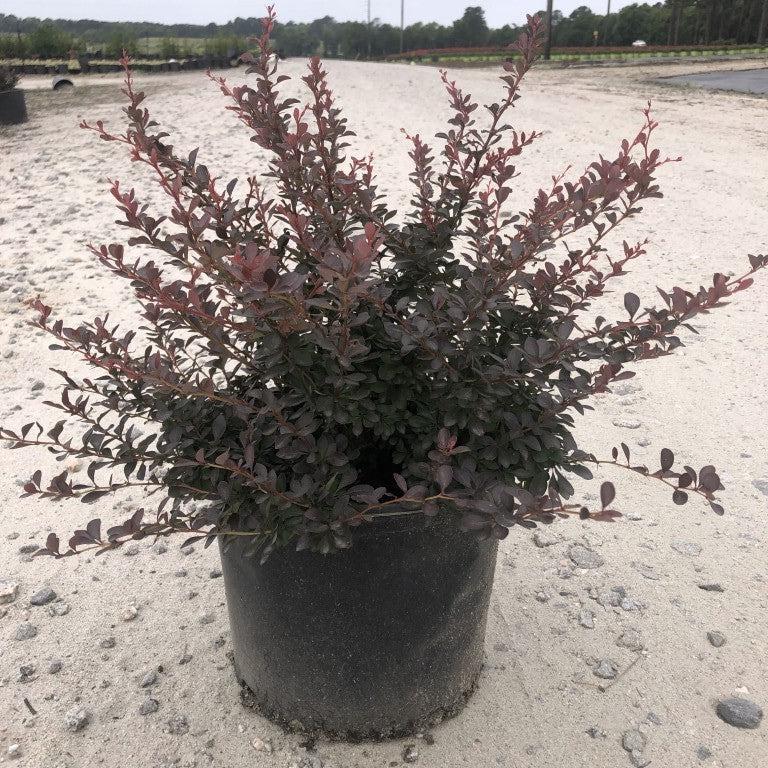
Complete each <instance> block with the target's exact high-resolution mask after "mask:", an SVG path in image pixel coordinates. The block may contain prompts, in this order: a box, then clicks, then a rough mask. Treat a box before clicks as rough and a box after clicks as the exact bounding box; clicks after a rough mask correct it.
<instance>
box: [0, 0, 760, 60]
mask: <svg viewBox="0 0 768 768" xmlns="http://www.w3.org/2000/svg"><path fill="white" fill-rule="evenodd" d="M556 8H557V0H555V9H556ZM543 12H544V11H543V10H542V13H543ZM552 27H553V32H552V35H553V37H552V41H553V45H555V46H589V45H631V44H632V43H633V42H634V41H635V40H638V39H641V40H644V41H645V42H646V43H648V44H649V45H688V44H694V45H699V44H713V43H723V44H751V43H761V42H764V41H765V37H766V27H768V0H665V1H664V2H656V3H653V4H651V3H634V4H632V5H629V6H626V7H624V8H622V9H621V10H619V11H618V12H616V13H612V14H610V16H606V15H601V14H598V13H594V12H593V11H592V10H591V9H590V8H588V7H587V6H581V7H579V8H576V10H574V11H573V12H572V13H571V14H569V15H568V16H565V15H564V14H563V13H562V12H560V11H559V10H555V11H554V13H553V18H552ZM260 31H261V20H260V19H259V18H255V17H249V18H241V17H237V18H235V19H233V20H232V21H230V22H227V23H226V24H213V23H211V24H207V25H197V24H157V23H151V22H125V23H114V22H103V21H93V20H90V19H81V20H76V21H73V20H67V19H55V20H50V19H46V20H41V19H36V18H18V17H16V16H13V15H6V14H0V57H24V56H41V57H52V56H64V55H66V54H67V53H68V52H69V51H70V50H77V51H85V50H86V49H88V50H95V49H100V50H102V51H103V52H104V53H105V54H106V55H113V56H114V55H117V54H118V53H119V51H120V50H122V49H123V48H125V49H127V50H129V51H131V52H132V53H137V54H141V53H142V50H141V40H142V39H146V38H160V39H161V45H160V47H159V49H158V50H157V51H156V53H159V55H161V56H164V57H166V58H167V57H170V56H180V55H181V56H183V55H188V54H189V53H191V52H192V47H191V45H190V43H189V41H190V40H195V39H197V40H201V41H202V43H201V44H200V45H197V46H195V47H194V50H195V52H201V51H205V52H206V53H210V54H214V55H231V52H232V51H234V50H244V49H245V48H246V47H248V46H249V45H250V44H251V42H250V41H249V38H252V37H253V36H256V35H258V34H259V33H260ZM519 33H520V27H519V26H518V25H516V24H513V23H509V24H505V25H504V26H502V27H498V28H495V29H492V28H490V27H489V26H488V23H487V21H486V18H485V13H484V11H483V9H482V8H481V7H479V6H471V7H468V8H467V9H466V10H465V11H464V14H463V15H462V17H461V18H460V19H457V20H456V21H454V22H453V23H452V24H448V25H442V24H438V23H436V22H430V23H422V22H418V23H415V24H409V25H408V26H406V27H405V28H404V30H402V39H401V30H400V28H399V27H397V26H395V25H392V24H383V23H381V22H380V21H379V20H378V19H374V20H373V21H372V22H371V24H370V25H368V24H366V23H364V22H360V21H336V20H335V19H334V18H333V17H331V16H324V17H322V18H320V19H316V20H315V21H312V22H309V23H298V22H293V21H288V22H286V23H283V24H279V25H278V26H277V28H276V30H275V34H274V38H275V45H276V47H277V48H279V49H280V50H281V51H282V52H283V53H284V54H285V55H287V56H305V55H311V54H322V55H325V56H339V57H345V58H365V57H381V56H387V55H391V54H394V53H397V52H398V51H400V50H401V48H402V50H405V51H408V50H416V49H429V48H451V47H465V48H466V47H479V46H494V47H502V46H505V45H508V44H509V43H512V42H514V40H515V39H516V38H517V36H518V35H519Z"/></svg>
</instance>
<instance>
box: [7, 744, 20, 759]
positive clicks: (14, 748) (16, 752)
mask: <svg viewBox="0 0 768 768" xmlns="http://www.w3.org/2000/svg"><path fill="white" fill-rule="evenodd" d="M6 754H7V755H8V758H9V759H10V760H16V759H17V758H19V757H21V745H20V744H9V745H8V749H7V751H6Z"/></svg>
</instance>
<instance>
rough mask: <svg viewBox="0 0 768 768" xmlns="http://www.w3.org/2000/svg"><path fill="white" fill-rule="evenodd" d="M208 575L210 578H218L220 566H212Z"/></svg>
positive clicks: (219, 576) (220, 574)
mask: <svg viewBox="0 0 768 768" xmlns="http://www.w3.org/2000/svg"><path fill="white" fill-rule="evenodd" d="M208 576H209V577H210V578H212V579H220V578H221V576H222V573H221V568H212V569H211V571H210V573H209V574H208Z"/></svg>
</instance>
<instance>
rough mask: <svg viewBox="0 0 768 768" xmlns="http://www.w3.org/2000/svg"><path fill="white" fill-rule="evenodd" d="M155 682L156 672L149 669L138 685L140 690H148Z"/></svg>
mask: <svg viewBox="0 0 768 768" xmlns="http://www.w3.org/2000/svg"><path fill="white" fill-rule="evenodd" d="M156 682H157V672H155V670H154V669H150V670H149V672H147V674H146V675H144V677H142V678H141V682H140V683H139V685H140V686H141V687H142V688H149V686H150V685H154V684H155V683H156Z"/></svg>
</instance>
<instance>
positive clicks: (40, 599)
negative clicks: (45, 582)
mask: <svg viewBox="0 0 768 768" xmlns="http://www.w3.org/2000/svg"><path fill="white" fill-rule="evenodd" d="M55 599H56V593H55V592H54V591H53V590H52V589H51V588H50V587H48V586H46V587H41V588H40V589H38V590H37V592H35V593H34V594H33V595H32V597H30V598H29V602H30V603H32V605H47V604H48V603H52V602H53V601H54V600H55Z"/></svg>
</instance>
